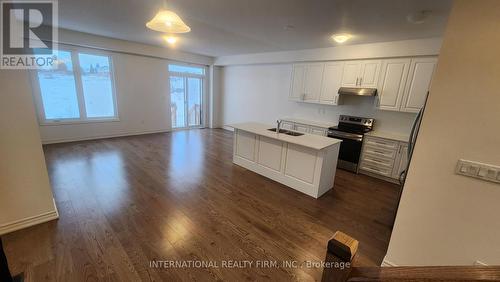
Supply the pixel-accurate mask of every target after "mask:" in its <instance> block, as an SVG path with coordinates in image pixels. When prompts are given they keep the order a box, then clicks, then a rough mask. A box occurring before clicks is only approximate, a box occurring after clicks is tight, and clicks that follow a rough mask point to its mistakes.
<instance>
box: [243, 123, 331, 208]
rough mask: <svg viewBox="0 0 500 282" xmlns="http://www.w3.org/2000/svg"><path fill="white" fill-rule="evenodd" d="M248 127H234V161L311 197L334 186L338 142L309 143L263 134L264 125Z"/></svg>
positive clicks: (264, 132)
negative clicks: (329, 143) (253, 127)
mask: <svg viewBox="0 0 500 282" xmlns="http://www.w3.org/2000/svg"><path fill="white" fill-rule="evenodd" d="M247 130H252V132H250V131H246V130H244V129H239V128H235V131H234V139H233V140H234V141H233V142H234V143H233V163H235V164H237V165H239V166H242V167H244V168H246V169H249V170H251V171H254V172H256V173H258V174H261V175H263V176H265V177H267V178H270V179H272V180H274V181H277V182H279V183H281V184H284V185H286V186H288V187H291V188H293V189H295V190H297V191H300V192H302V193H304V194H307V195H309V196H311V197H314V198H318V197H320V196H321V195H323V194H324V193H326V192H327V191H328V190H330V189H332V188H333V186H334V181H335V173H336V170H335V168H336V167H337V159H338V154H339V148H340V142H339V143H334V144H332V145H330V146H326V147H324V148H316V147H308V146H303V145H299V144H295V143H291V142H289V141H286V138H284V139H282V138H283V137H280V136H278V135H276V134H274V135H273V136H275V137H274V138H273V137H269V136H264V135H268V134H269V133H268V131H267V130H266V129H262V131H263V132H260V131H259V130H255V129H247ZM263 134H264V135H263ZM292 142H293V141H292ZM250 188H251V187H250Z"/></svg>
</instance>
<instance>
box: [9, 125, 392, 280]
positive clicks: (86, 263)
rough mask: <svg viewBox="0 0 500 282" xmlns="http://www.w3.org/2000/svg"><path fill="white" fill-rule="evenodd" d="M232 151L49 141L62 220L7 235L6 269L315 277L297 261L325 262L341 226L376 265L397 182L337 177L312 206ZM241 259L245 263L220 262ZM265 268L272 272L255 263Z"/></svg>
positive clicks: (88, 276) (209, 140) (187, 142)
mask: <svg viewBox="0 0 500 282" xmlns="http://www.w3.org/2000/svg"><path fill="white" fill-rule="evenodd" d="M232 144H233V143H232V132H229V131H225V130H222V129H213V130H211V129H201V130H189V131H175V132H172V133H162V134H150V135H141V136H131V137H122V138H112V139H102V140H95V141H83V142H75V143H66V144H54V145H47V146H45V147H44V151H45V157H46V161H47V166H48V170H49V175H50V180H51V183H52V187H53V191H54V195H55V200H56V203H57V206H58V210H59V213H60V219H59V220H57V221H52V222H49V223H45V224H41V225H38V226H34V227H31V228H27V229H24V230H20V231H16V232H13V233H10V234H7V235H5V236H3V238H4V246H5V249H6V253H7V257H8V259H9V264H10V268H11V271H12V272H13V273H14V274H15V273H19V272H22V271H24V272H26V274H27V280H26V281H193V280H197V281H210V280H219V281H222V280H224V281H242V280H251V281H256V280H257V281H263V280H269V281H290V280H296V281H299V280H300V281H313V280H319V279H321V272H322V268H321V267H307V266H306V265H305V264H304V262H305V261H314V262H319V261H322V260H323V259H324V255H325V248H326V243H327V241H328V239H329V238H330V237H331V236H332V235H333V233H334V232H335V231H336V230H341V231H343V232H345V233H347V234H349V235H351V236H353V237H355V238H356V239H358V240H359V241H360V248H359V251H358V256H357V257H356V259H355V263H354V264H355V265H358V266H375V265H380V263H381V261H382V259H383V256H384V255H385V252H386V249H387V245H388V242H389V238H390V234H391V224H392V218H393V216H394V213H395V210H396V205H397V195H398V189H399V187H398V186H396V185H393V184H389V183H386V182H383V181H380V180H377V179H374V178H371V177H368V176H363V175H355V174H352V173H349V172H346V171H342V170H338V171H337V177H336V181H335V187H334V189H333V190H331V191H329V192H328V193H327V194H325V195H324V196H323V197H321V198H320V199H317V200H316V199H313V198H311V197H309V196H306V195H304V194H302V193H299V192H297V191H294V190H292V189H291V188H287V187H286V186H283V185H281V184H279V183H276V182H274V181H272V180H269V179H266V178H264V177H262V176H260V175H258V174H255V173H253V172H251V171H248V170H246V169H244V168H241V167H239V166H236V165H234V164H233V163H232ZM152 260H154V261H159V260H164V261H202V262H203V263H205V264H207V263H210V262H212V263H216V264H217V265H218V266H219V267H201V268H197V267H188V268H183V267H168V268H164V267H160V268H155V267H150V261H152ZM244 260H248V261H251V262H252V263H253V265H252V267H243V268H230V267H222V263H223V261H244ZM265 261H270V262H274V261H276V262H277V263H278V266H277V267H274V265H271V267H257V266H256V264H257V263H258V262H261V263H263V262H265ZM282 261H298V263H299V265H302V267H285V266H281V263H282ZM186 263H188V262H186Z"/></svg>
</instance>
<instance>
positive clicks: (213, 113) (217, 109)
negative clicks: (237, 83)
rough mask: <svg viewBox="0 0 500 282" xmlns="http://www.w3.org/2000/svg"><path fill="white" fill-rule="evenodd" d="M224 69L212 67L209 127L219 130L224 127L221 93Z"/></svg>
mask: <svg viewBox="0 0 500 282" xmlns="http://www.w3.org/2000/svg"><path fill="white" fill-rule="evenodd" d="M221 75H222V68H221V67H218V66H214V65H212V66H210V109H209V127H210V128H218V127H222V126H223V122H222V92H221Z"/></svg>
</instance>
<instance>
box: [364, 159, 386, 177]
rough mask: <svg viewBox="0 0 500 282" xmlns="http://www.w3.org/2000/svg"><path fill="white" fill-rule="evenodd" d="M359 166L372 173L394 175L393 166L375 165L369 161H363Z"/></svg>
mask: <svg viewBox="0 0 500 282" xmlns="http://www.w3.org/2000/svg"><path fill="white" fill-rule="evenodd" d="M359 168H360V169H362V170H365V171H368V172H371V173H375V174H379V175H383V176H386V177H391V175H392V169H391V168H386V167H383V166H377V165H373V164H371V163H368V162H363V163H362V164H361V166H360V167H359Z"/></svg>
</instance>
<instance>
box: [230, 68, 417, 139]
mask: <svg viewBox="0 0 500 282" xmlns="http://www.w3.org/2000/svg"><path fill="white" fill-rule="evenodd" d="M291 73H292V65H291V64H268V65H247V66H226V67H223V70H222V81H221V85H222V86H221V89H222V93H223V94H222V123H223V124H224V125H227V124H231V123H237V122H245V121H259V122H263V123H269V124H274V123H275V122H276V119H278V118H283V117H295V118H301V119H306V120H313V121H324V122H333V123H335V124H336V123H337V122H338V117H339V114H350V115H359V116H364V117H374V118H376V127H375V128H376V129H377V130H384V131H390V132H396V133H409V130H410V127H411V124H412V123H413V120H414V118H415V115H414V114H411V113H398V112H386V111H378V110H376V108H375V98H374V97H342V99H343V100H342V101H343V105H341V106H327V105H325V106H323V105H316V104H306V103H299V102H293V101H289V100H288V95H289V90H290V80H291Z"/></svg>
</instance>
